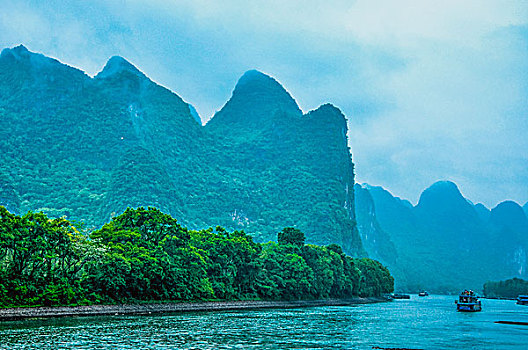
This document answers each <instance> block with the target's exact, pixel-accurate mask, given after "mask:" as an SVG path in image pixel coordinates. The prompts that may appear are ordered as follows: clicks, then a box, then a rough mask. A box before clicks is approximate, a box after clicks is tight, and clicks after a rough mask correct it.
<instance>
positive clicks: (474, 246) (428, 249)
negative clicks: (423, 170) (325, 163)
mask: <svg viewBox="0 0 528 350" xmlns="http://www.w3.org/2000/svg"><path fill="white" fill-rule="evenodd" d="M356 196H357V198H358V199H359V198H364V197H367V198H368V200H369V201H370V209H369V213H370V214H369V215H365V213H364V212H365V209H366V208H365V207H364V206H362V205H361V204H360V202H357V206H356V210H357V218H358V226H359V231H360V233H361V236H362V239H363V243H364V245H365V247H366V249H367V251H368V252H369V253H370V252H375V254H376V255H373V256H372V257H373V258H375V259H378V260H380V261H381V262H383V263H385V264H386V265H387V266H388V267H389V269H391V267H393V268H392V269H391V271H392V273H393V274H394V275H395V280H396V281H397V288H399V289H402V290H410V291H418V290H422V289H428V290H432V291H435V292H453V291H457V290H460V289H463V288H473V289H475V290H479V289H480V288H482V284H483V283H484V282H486V281H488V280H500V279H506V278H511V277H519V278H526V276H527V268H528V265H527V251H528V219H527V216H526V213H525V212H524V211H523V208H522V207H521V206H520V205H518V204H517V203H515V202H512V201H505V202H502V203H500V204H498V205H497V206H496V207H495V208H493V209H492V210H489V209H487V208H486V207H485V206H483V205H482V204H476V205H474V204H473V203H471V202H470V201H469V200H467V199H466V198H464V197H463V196H462V194H461V193H460V191H459V190H458V188H457V186H456V185H455V184H454V183H452V182H449V181H441V182H437V183H434V184H433V185H432V186H430V187H429V188H427V189H426V190H424V191H423V193H422V195H421V196H420V200H419V202H418V204H417V205H416V206H413V205H412V204H411V203H410V202H408V201H406V200H402V199H400V198H397V197H394V196H393V195H392V194H391V193H389V192H388V191H387V190H385V189H383V188H382V187H374V186H369V185H366V184H365V185H358V184H356ZM525 207H526V206H525ZM369 230H370V232H369ZM365 232H368V233H369V235H368V236H367V237H365ZM377 237H387V238H390V242H389V243H387V241H386V240H381V241H380V240H379V239H377ZM380 242H381V243H380ZM371 247H373V248H371ZM387 247H391V250H388V248H387ZM392 247H394V248H393V249H392Z"/></svg>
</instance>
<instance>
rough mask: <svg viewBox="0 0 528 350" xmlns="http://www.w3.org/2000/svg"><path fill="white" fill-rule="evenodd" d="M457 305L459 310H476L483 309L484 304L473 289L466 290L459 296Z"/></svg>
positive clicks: (456, 301)
mask: <svg viewBox="0 0 528 350" xmlns="http://www.w3.org/2000/svg"><path fill="white" fill-rule="evenodd" d="M455 304H456V305H457V311H465V312H475V311H481V310H482V305H481V304H480V300H479V299H478V296H477V295H476V294H475V292H473V291H472V290H465V291H463V292H462V293H460V295H459V296H458V300H455Z"/></svg>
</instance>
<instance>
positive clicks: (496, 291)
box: [483, 278, 528, 298]
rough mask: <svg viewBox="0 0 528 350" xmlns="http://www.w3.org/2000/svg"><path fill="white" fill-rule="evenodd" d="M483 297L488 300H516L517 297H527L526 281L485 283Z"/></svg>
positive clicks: (518, 279) (527, 287) (514, 279)
mask: <svg viewBox="0 0 528 350" xmlns="http://www.w3.org/2000/svg"><path fill="white" fill-rule="evenodd" d="M483 290H484V296H486V297H489V298H517V297H518V296H519V295H528V281H526V280H523V279H520V278H512V279H509V280H505V281H498V282H486V283H485V284H484V288H483Z"/></svg>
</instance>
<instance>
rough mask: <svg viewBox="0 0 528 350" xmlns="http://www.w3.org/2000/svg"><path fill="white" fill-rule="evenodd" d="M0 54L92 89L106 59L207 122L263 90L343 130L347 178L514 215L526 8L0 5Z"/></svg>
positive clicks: (519, 195) (520, 168)
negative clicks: (250, 73) (85, 78)
mask: <svg viewBox="0 0 528 350" xmlns="http://www.w3.org/2000/svg"><path fill="white" fill-rule="evenodd" d="M2 8H3V11H2V12H0V32H1V33H2V35H1V36H0V45H1V46H3V47H7V46H13V45H16V44H19V43H24V44H25V45H27V46H28V47H29V49H31V50H34V51H39V52H42V53H44V54H46V55H50V56H52V57H56V58H58V59H60V60H61V61H63V62H65V63H68V64H70V65H73V66H76V67H78V68H81V69H83V70H85V71H87V72H88V73H89V74H91V75H93V74H95V73H97V72H98V71H99V70H100V69H101V68H102V66H103V65H104V63H105V61H106V60H107V59H108V58H109V57H110V56H112V55H121V56H124V57H126V58H127V59H128V60H130V61H131V62H132V63H134V64H135V65H136V66H137V67H138V68H140V69H141V70H142V71H144V72H145V73H146V74H147V75H148V76H149V77H151V78H152V79H153V80H155V81H157V82H158V83H160V84H162V85H164V86H167V87H168V88H170V89H171V90H173V91H175V92H176V93H178V94H179V95H180V96H181V97H182V98H184V99H185V100H186V101H188V102H190V103H192V104H193V105H195V106H196V108H197V110H198V112H199V113H200V115H201V116H202V119H204V120H207V119H209V118H210V117H211V116H212V115H213V113H214V111H216V110H218V109H220V108H221V107H222V105H223V104H224V103H225V101H226V100H227V99H228V98H229V96H230V94H231V91H232V89H233V87H234V85H235V83H236V80H237V78H238V77H239V76H240V75H241V74H242V73H243V72H244V71H245V70H248V69H252V68H256V69H259V70H261V71H264V72H266V73H268V74H270V75H272V76H274V77H276V78H277V79H278V80H279V81H280V82H281V83H282V84H283V85H284V86H285V87H286V88H287V89H288V90H289V91H290V92H291V93H292V95H293V96H294V97H295V98H296V99H297V101H298V103H299V105H300V106H301V108H302V109H303V110H304V111H308V110H310V109H314V108H316V107H317V106H318V105H320V104H322V103H325V102H331V103H334V104H336V105H337V106H339V107H340V108H341V109H342V110H343V112H344V113H345V114H346V115H347V116H348V118H349V120H350V122H349V124H350V142H351V145H352V150H353V153H354V154H353V158H354V160H355V162H356V171H357V178H358V180H359V181H366V182H370V183H372V184H378V185H383V186H385V187H387V188H389V189H390V190H392V191H393V192H394V193H395V194H397V195H400V196H403V197H407V198H410V199H411V200H416V199H417V198H418V195H419V193H420V191H421V190H423V188H425V187H427V186H428V185H430V184H431V183H432V182H433V181H435V180H438V179H444V178H446V179H451V180H454V181H455V182H457V183H458V184H459V186H460V188H461V190H462V191H463V192H464V193H465V194H466V195H468V196H469V198H470V199H472V200H473V201H475V202H479V201H482V202H484V203H485V204H487V205H488V206H493V205H494V204H496V203H497V202H498V201H500V200H502V199H506V198H509V199H515V200H517V201H519V202H525V201H526V200H527V199H528V198H527V194H528V174H527V171H528V170H527V169H528V167H526V164H528V163H527V160H528V159H527V155H528V152H527V151H528V144H527V141H526V140H527V138H526V137H525V135H526V134H527V132H528V125H527V124H528V123H527V118H526V116H527V115H528V106H527V104H528V102H527V101H528V98H527V97H528V89H527V84H528V80H527V79H526V76H528V66H527V64H528V63H527V62H528V52H527V47H528V45H527V42H528V39H527V38H528V34H527V33H528V30H527V22H528V20H527V19H528V4H527V3H526V2H521V1H519V2H505V1H477V0H470V1H463V2H460V1H453V0H446V1H441V2H439V1H432V0H426V1H415V0H402V1H389V0H387V1H382V0H379V1H367V0H357V1H332V2H320V1H278V0H268V1H260V0H259V1H251V2H247V1H244V2H243V1H223V2H218V1H204V0H195V1H165V0H163V1H162V0H152V1H148V2H146V1H139V0H134V1H103V0H92V1H89V2H88V1H82V2H68V3H64V2H63V1H58V0H49V1H46V2H42V1H12V0H4V2H3V4H2Z"/></svg>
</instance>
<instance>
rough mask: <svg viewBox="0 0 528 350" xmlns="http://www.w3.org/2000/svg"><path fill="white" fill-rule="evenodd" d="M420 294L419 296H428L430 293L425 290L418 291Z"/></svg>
mask: <svg viewBox="0 0 528 350" xmlns="http://www.w3.org/2000/svg"><path fill="white" fill-rule="evenodd" d="M418 296H419V297H426V296H429V293H427V291H426V290H424V291H423V292H420V293H418Z"/></svg>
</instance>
